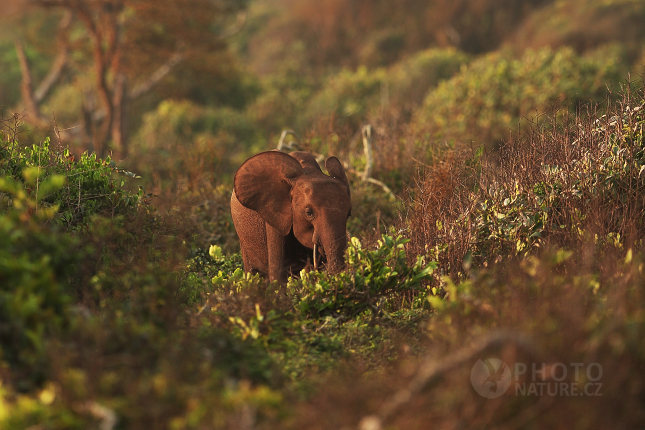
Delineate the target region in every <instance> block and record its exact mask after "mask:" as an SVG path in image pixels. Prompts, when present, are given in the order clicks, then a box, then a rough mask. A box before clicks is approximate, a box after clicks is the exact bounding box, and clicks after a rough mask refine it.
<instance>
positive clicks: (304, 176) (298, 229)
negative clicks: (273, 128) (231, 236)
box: [231, 151, 352, 283]
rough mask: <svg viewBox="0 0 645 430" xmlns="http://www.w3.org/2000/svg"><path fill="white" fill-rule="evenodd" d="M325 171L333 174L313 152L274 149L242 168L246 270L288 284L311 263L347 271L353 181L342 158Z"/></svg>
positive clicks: (238, 215) (234, 210) (239, 193)
mask: <svg viewBox="0 0 645 430" xmlns="http://www.w3.org/2000/svg"><path fill="white" fill-rule="evenodd" d="M325 167H326V168H327V171H328V172H329V176H327V175H325V174H324V173H323V172H322V170H321V169H320V167H319V166H318V162H317V161H316V159H315V158H314V156H313V155H311V154H310V153H308V152H292V153H291V154H285V153H283V152H278V151H268V152H262V153H260V154H257V155H255V156H253V157H251V158H249V159H248V160H246V162H244V164H242V166H241V167H240V168H239V169H238V170H237V173H236V174H235V182H234V190H233V195H232V196H231V215H232V216H233V223H234V224H235V230H236V231H237V235H238V237H239V238H240V245H241V247H242V258H243V260H244V270H245V271H247V272H251V273H260V274H262V275H263V276H265V277H266V276H267V275H268V277H269V280H271V281H279V282H280V283H285V282H286V281H287V278H288V276H289V275H290V274H298V273H299V272H300V270H302V269H303V268H304V267H305V266H307V264H308V263H309V262H313V264H314V267H316V266H318V265H321V266H323V265H324V266H326V268H327V270H329V271H330V272H332V273H336V272H339V271H341V270H342V269H343V268H344V267H345V249H346V248H347V218H348V217H349V216H350V213H351V209H352V202H351V198H350V192H349V182H348V181H347V176H346V175H345V169H343V165H342V164H341V163H340V161H338V159H337V158H336V157H329V158H328V159H327V161H326V162H325Z"/></svg>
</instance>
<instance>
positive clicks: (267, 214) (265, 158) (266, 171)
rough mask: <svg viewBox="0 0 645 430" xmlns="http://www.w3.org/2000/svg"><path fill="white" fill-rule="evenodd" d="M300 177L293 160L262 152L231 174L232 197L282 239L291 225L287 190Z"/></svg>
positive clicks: (291, 216)
mask: <svg viewBox="0 0 645 430" xmlns="http://www.w3.org/2000/svg"><path fill="white" fill-rule="evenodd" d="M302 173H303V169H302V166H301V165H300V163H298V161H297V160H296V159H294V158H293V157H290V156H289V155H287V154H285V153H283V152H277V151H268V152H262V153H260V154H257V155H255V156H253V157H251V158H249V159H248V160H246V161H245V162H244V164H242V165H241V166H240V168H239V169H238V170H237V172H236V173H235V179H234V183H233V186H234V189H235V195H236V196H237V199H238V200H239V201H240V203H242V205H243V206H245V207H247V208H249V209H251V210H254V211H256V212H257V213H258V214H259V215H260V217H262V219H263V220H264V221H266V222H267V223H268V224H269V225H270V226H271V227H274V228H275V229H276V230H278V231H279V232H280V234H282V235H283V236H286V235H287V234H289V231H290V230H291V224H292V223H293V212H292V210H291V186H292V184H293V182H294V181H295V180H296V179H297V178H298V177H299V176H300V175H302Z"/></svg>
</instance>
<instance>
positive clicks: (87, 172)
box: [0, 138, 144, 229]
mask: <svg viewBox="0 0 645 430" xmlns="http://www.w3.org/2000/svg"><path fill="white" fill-rule="evenodd" d="M115 172H118V173H120V174H121V175H122V176H121V177H120V178H115V177H113V174H114V173H115ZM27 174H28V175H27ZM0 177H6V178H10V180H11V179H12V180H14V181H17V184H18V185H17V186H19V187H24V190H25V192H26V193H28V194H29V195H33V197H34V201H36V202H38V203H39V204H40V205H42V206H45V207H52V208H56V209H57V212H56V215H55V216H53V217H52V218H51V221H53V222H55V223H57V224H60V225H62V226H65V227H66V228H68V229H74V228H76V227H78V226H82V225H83V224H85V223H87V221H88V220H89V219H90V217H92V216H93V215H96V214H100V215H107V216H111V217H113V216H116V215H120V214H124V213H128V212H132V211H133V210H135V209H136V208H137V207H138V205H139V203H140V202H141V203H143V198H142V197H143V195H144V193H143V190H141V189H140V190H139V192H138V193H136V194H135V193H132V192H130V191H128V190H127V189H126V188H125V185H126V181H125V179H124V177H131V178H136V177H137V176H136V175H135V174H134V173H132V172H126V171H124V170H122V169H119V168H117V167H116V165H115V164H114V162H113V161H112V160H111V159H110V157H107V158H106V159H105V160H102V159H99V158H97V156H96V154H88V153H83V154H82V155H81V157H80V159H79V160H75V157H74V156H73V155H71V154H70V152H69V149H60V148H52V145H51V143H50V140H49V138H47V139H46V140H45V141H44V142H43V143H42V144H40V145H32V146H30V147H22V146H20V145H19V144H18V143H17V142H8V143H6V144H5V145H4V146H2V147H0ZM48 179H49V180H55V181H56V182H57V186H56V187H49V188H44V187H43V186H42V183H43V182H47V180H48ZM0 208H1V206H0Z"/></svg>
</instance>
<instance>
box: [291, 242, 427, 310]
mask: <svg viewBox="0 0 645 430" xmlns="http://www.w3.org/2000/svg"><path fill="white" fill-rule="evenodd" d="M405 243H407V240H406V239H403V238H402V237H400V236H395V237H391V236H388V235H383V237H382V239H381V240H380V241H379V242H378V247H377V248H376V250H374V251H370V250H364V249H362V245H361V243H360V241H359V240H358V239H357V238H352V240H351V245H350V246H349V247H348V251H347V266H348V268H347V270H346V271H343V272H340V273H339V274H336V275H330V274H329V273H327V272H304V273H301V274H300V280H295V279H293V278H292V280H291V282H290V283H289V284H288V286H287V288H290V289H292V290H294V291H295V295H296V298H297V301H298V304H297V308H298V309H299V311H300V312H302V313H303V314H305V315H308V316H311V317H315V318H320V317H322V316H325V315H332V316H335V317H339V316H343V318H352V317H354V316H355V315H358V314H361V313H363V312H365V311H367V310H371V311H372V313H373V314H374V316H377V315H378V314H379V313H380V312H381V311H382V310H388V309H391V308H393V306H394V303H393V302H392V300H393V299H394V300H396V298H400V297H401V296H402V295H404V294H405V293H409V292H423V291H424V290H423V284H424V281H427V280H428V279H429V278H430V276H431V275H432V272H433V271H434V270H435V269H436V268H437V264H436V263H435V262H429V263H426V262H425V259H424V258H423V257H422V256H418V257H417V261H416V263H415V264H414V265H412V266H408V259H407V257H406V254H405V249H404V245H405ZM421 297H425V296H424V295H423V294H421Z"/></svg>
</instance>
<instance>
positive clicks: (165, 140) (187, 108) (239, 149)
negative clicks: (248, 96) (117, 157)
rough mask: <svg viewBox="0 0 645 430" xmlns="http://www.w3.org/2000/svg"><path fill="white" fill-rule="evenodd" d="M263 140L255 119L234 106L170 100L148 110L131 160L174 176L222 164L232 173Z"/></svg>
mask: <svg viewBox="0 0 645 430" xmlns="http://www.w3.org/2000/svg"><path fill="white" fill-rule="evenodd" d="M258 142H261V138H260V136H259V134H258V132H257V129H256V127H255V125H254V124H253V123H252V121H251V120H250V119H249V118H248V117H247V116H245V115H244V114H242V113H240V112H238V111H236V110H233V109H231V108H226V107H221V108H209V107H204V106H200V105H198V104H195V103H193V102H190V101H188V100H183V101H172V100H167V101H164V102H162V103H160V104H159V106H158V107H157V109H156V110H155V111H152V112H149V113H147V114H145V115H144V117H143V122H142V125H141V128H140V129H139V132H138V134H137V136H136V137H135V138H134V141H133V147H134V148H135V149H136V155H135V156H134V157H133V159H132V161H130V164H132V165H133V169H134V168H136V169H139V171H141V172H142V173H147V174H148V176H152V175H153V174H154V175H157V176H159V175H160V176H161V177H164V178H166V177H172V176H173V175H181V174H187V173H189V172H190V173H193V172H197V171H199V169H198V168H197V166H201V168H202V169H209V170H211V169H213V168H214V167H215V166H220V167H221V168H222V169H223V170H224V171H225V172H227V173H229V174H230V173H233V166H234V165H235V162H236V161H239V162H240V163H241V162H242V161H243V159H242V158H243V157H244V155H245V154H246V153H247V152H248V151H249V148H251V147H252V146H253V145H257V143H258Z"/></svg>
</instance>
